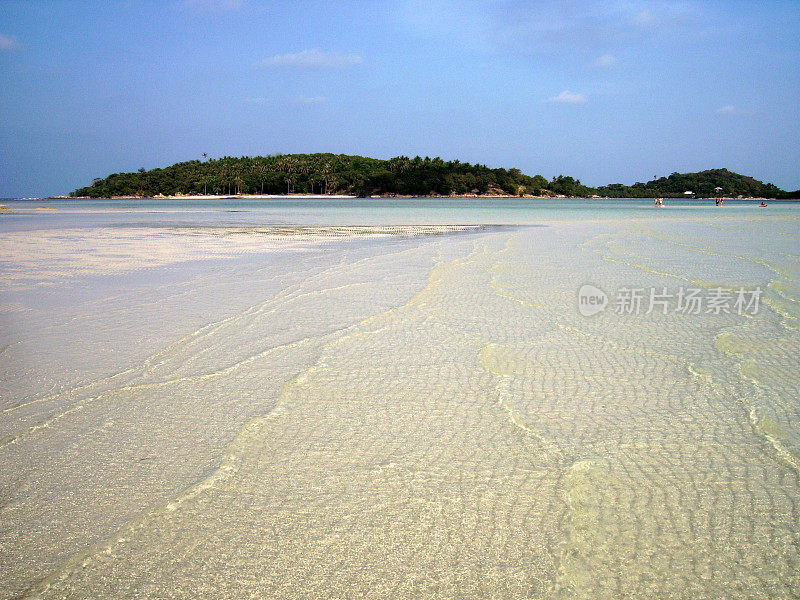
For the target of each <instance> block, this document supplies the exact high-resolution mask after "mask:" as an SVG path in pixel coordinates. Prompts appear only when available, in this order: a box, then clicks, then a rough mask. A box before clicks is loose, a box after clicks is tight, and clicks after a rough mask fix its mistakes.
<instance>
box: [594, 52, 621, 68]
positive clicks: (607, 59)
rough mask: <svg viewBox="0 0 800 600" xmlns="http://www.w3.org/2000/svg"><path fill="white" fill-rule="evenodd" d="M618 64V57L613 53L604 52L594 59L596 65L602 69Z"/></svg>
mask: <svg viewBox="0 0 800 600" xmlns="http://www.w3.org/2000/svg"><path fill="white" fill-rule="evenodd" d="M616 64H617V59H616V58H614V56H613V55H611V54H603V56H600V57H598V59H597V60H596V61H594V66H595V67H598V68H600V69H610V68H611V67H613V66H614V65H616Z"/></svg>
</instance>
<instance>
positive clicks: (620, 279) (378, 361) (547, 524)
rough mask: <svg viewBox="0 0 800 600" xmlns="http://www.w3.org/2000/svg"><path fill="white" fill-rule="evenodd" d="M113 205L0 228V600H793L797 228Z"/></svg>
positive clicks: (69, 206) (612, 207)
mask: <svg viewBox="0 0 800 600" xmlns="http://www.w3.org/2000/svg"><path fill="white" fill-rule="evenodd" d="M114 202H128V201H114ZM131 202H133V204H132V205H131V206H132V208H124V209H123V208H113V206H114V205H113V203H112V202H111V201H93V202H88V203H81V202H75V201H62V202H61V203H60V202H58V201H53V202H50V203H49V204H47V205H49V206H53V207H55V210H49V209H38V208H37V207H38V206H40V205H44V204H43V203H42V204H37V203H33V204H31V203H25V202H6V204H7V205H8V206H10V209H11V211H10V213H8V212H6V213H3V214H0V231H1V232H2V234H1V236H0V249H2V254H0V265H2V271H0V357H2V358H3V362H2V373H0V597H3V598H17V597H41V598H132V597H140V598H183V597H186V598H198V597H202V598H244V597H265V598H268V597H273V598H326V597H329V598H431V597H438V598H523V597H532V598H714V597H720V598H723V597H724V598H794V597H798V590H800V477H799V475H800V369H798V367H797V357H798V355H799V353H800V329H799V328H800V240H799V239H798V235H800V219H799V218H798V214H800V213H798V208H800V206H798V205H797V204H794V203H771V206H769V207H768V208H766V209H759V208H758V207H757V206H756V205H755V204H754V203H752V202H739V203H736V202H734V203H729V205H727V206H725V207H722V208H715V207H714V206H713V203H712V205H711V206H709V205H708V204H706V203H702V202H696V201H695V202H691V201H687V202H675V203H669V202H668V206H667V207H665V208H664V209H662V210H656V209H654V208H653V207H652V201H602V202H601V201H563V202H562V203H561V204H558V202H557V201H540V202H536V201H533V202H531V201H522V200H506V201H497V204H496V205H494V206H492V207H488V206H485V205H476V204H475V201H463V200H462V201H455V200H431V199H427V200H424V201H422V200H420V201H419V202H418V204H416V205H414V204H413V202H412V201H410V200H404V201H402V202H400V203H399V204H398V205H392V204H391V203H390V202H388V201H386V200H359V201H346V200H338V201H311V200H304V201H297V202H296V203H294V204H293V203H292V202H289V201H286V200H280V201H278V200H272V201H258V202H256V201H250V202H246V201H234V200H231V201H215V202H211V201H208V202H207V204H201V208H200V209H198V208H197V206H196V205H193V207H189V206H188V205H184V204H181V203H175V202H172V203H164V202H162V203H161V204H159V203H158V201H131ZM370 203H372V204H370ZM232 210H238V211H245V212H230V211H232ZM454 224H458V225H464V224H471V225H484V227H480V228H474V227H473V228H463V227H458V228H454V227H438V226H444V225H454ZM377 225H384V226H385V225H391V226H399V225H404V226H408V227H404V228H394V229H392V228H389V229H387V228H383V229H381V228H378V227H376V226H377ZM420 225H429V226H437V227H428V228H420V227H417V226H420ZM489 225H491V226H489ZM325 226H335V227H325ZM584 284H591V285H592V286H595V287H596V288H597V289H598V290H600V292H602V293H605V295H606V297H607V299H608V304H607V305H606V307H605V309H604V310H600V311H599V312H598V313H597V314H594V315H592V316H583V315H582V314H581V311H580V310H579V303H578V302H579V300H578V290H579V289H580V288H581V286H583V285H584ZM631 289H635V290H641V294H642V302H641V306H640V307H639V310H633V307H631V306H627V307H625V306H623V305H622V303H621V301H620V298H621V297H623V296H624V293H625V292H624V290H631ZM690 289H691V290H697V292H696V294H698V295H699V296H701V297H702V298H704V299H705V300H708V298H710V297H711V296H713V295H717V296H718V297H721V296H724V295H726V294H727V295H728V296H727V297H728V299H729V301H728V302H727V303H726V304H725V305H724V307H723V308H722V309H720V310H712V309H711V308H710V305H703V306H702V307H701V309H700V310H699V311H698V312H696V313H695V312H694V311H686V310H679V306H678V304H677V303H678V296H679V293H680V294H682V293H683V292H684V291H686V290H690ZM651 290H654V291H653V292H651ZM738 290H745V291H746V292H748V293H749V292H752V291H754V290H760V292H761V295H760V297H759V300H760V302H759V304H758V306H757V307H754V306H752V305H751V306H750V307H749V310H743V311H741V310H737V308H736V306H735V299H736V294H737V293H738ZM651 293H653V294H659V295H660V296H658V297H659V298H668V299H667V300H666V301H665V303H664V304H663V305H660V304H656V305H655V306H653V307H651V306H650V303H649V299H650V294H651ZM626 309H631V310H626ZM740 313H741V314H740Z"/></svg>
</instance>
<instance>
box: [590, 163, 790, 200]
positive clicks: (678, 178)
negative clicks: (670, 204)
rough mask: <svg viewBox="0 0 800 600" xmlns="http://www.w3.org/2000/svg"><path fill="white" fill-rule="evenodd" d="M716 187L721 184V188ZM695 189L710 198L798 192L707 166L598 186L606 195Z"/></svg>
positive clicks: (678, 193)
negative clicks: (705, 167) (691, 171)
mask: <svg viewBox="0 0 800 600" xmlns="http://www.w3.org/2000/svg"><path fill="white" fill-rule="evenodd" d="M715 188H722V190H721V191H719V190H716V189H715ZM687 191H691V192H694V194H695V195H696V196H699V197H703V198H713V197H716V196H725V197H727V198H736V197H737V196H744V197H751V198H788V197H795V198H796V197H798V196H797V192H793V193H789V192H784V191H783V190H782V189H780V188H778V187H776V186H774V185H772V184H771V183H763V182H761V181H758V180H757V179H753V178H752V177H746V176H745V175H739V174H738V173H733V172H732V171H728V169H710V170H708V171H700V172H699V173H673V174H672V175H670V176H669V177H661V178H660V179H654V180H653V181H648V182H647V183H634V184H633V185H622V184H621V183H612V184H611V185H606V186H602V187H599V188H597V194H598V195H600V196H603V197H606V198H654V197H665V198H670V197H672V198H679V197H683V196H684V192H687Z"/></svg>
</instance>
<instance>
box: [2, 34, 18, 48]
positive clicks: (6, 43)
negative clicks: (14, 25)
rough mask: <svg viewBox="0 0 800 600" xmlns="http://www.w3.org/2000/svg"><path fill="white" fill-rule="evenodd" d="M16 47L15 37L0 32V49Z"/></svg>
mask: <svg viewBox="0 0 800 600" xmlns="http://www.w3.org/2000/svg"><path fill="white" fill-rule="evenodd" d="M17 47H18V44H17V38H15V37H14V36H13V35H5V34H2V33H0V50H13V49H14V48H17Z"/></svg>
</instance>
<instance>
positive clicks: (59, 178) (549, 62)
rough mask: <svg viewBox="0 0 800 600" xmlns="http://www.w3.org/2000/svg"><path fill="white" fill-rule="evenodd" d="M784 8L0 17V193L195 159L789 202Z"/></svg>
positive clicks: (289, 9) (795, 114)
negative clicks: (697, 178)
mask: <svg viewBox="0 0 800 600" xmlns="http://www.w3.org/2000/svg"><path fill="white" fill-rule="evenodd" d="M799 34H800V2H795V1H792V0H786V1H782V2H779V1H772V2H770V1H759V2H756V1H751V2H744V1H736V0H727V1H719V2H714V1H703V2H700V1H687V2H663V1H615V0H605V1H598V2H594V1H585V2H579V1H569V0H566V1H562V2H544V1H527V2H523V1H518V0H474V1H461V2H455V1H450V0H395V1H387V2H382V1H379V0H373V1H367V0H362V1H358V2H356V1H353V2H340V1H336V0H328V1H320V2H315V1H310V2H306V1H303V0H294V1H287V2H261V1H256V0H161V1H153V2H147V1H136V2H134V1H119V2H114V1H102V2H81V1H78V0H73V1H69V2H67V1H64V2H45V1H33V0H25V1H21V2H16V1H13V0H3V1H2V2H0V197H30V196H46V195H55V194H67V193H69V192H71V191H72V190H74V189H75V188H78V187H81V186H84V185H88V184H90V183H91V181H92V178H94V177H104V176H106V175H108V174H110V173H116V172H126V171H135V170H136V169H138V168H140V167H144V168H147V169H151V168H155V167H164V166H167V165H170V164H172V163H174V162H179V161H184V160H192V159H200V158H201V157H202V155H203V153H206V154H208V155H209V156H211V157H219V156H226V155H227V156H241V155H250V156H253V155H267V154H277V153H294V152H334V153H343V154H360V155H363V156H372V157H376V158H390V157H392V156H398V155H407V156H416V155H419V156H423V157H424V156H431V157H434V156H440V157H442V158H443V159H445V160H452V159H459V160H461V161H466V162H473V163H476V162H477V163H483V164H487V165H489V166H491V167H505V168H511V167H517V168H519V169H521V170H522V171H523V172H524V173H527V174H530V175H535V174H541V175H544V176H545V177H547V178H548V179H549V178H551V177H553V176H556V175H559V174H564V175H571V176H573V177H576V178H578V179H580V180H581V182H582V183H584V184H587V185H592V186H598V185H605V184H608V183H618V182H619V183H626V184H632V183H634V182H636V181H648V180H650V179H652V178H653V177H655V176H658V177H661V176H665V175H669V174H670V173H672V172H675V171H677V172H690V171H699V170H703V169H711V168H722V167H725V168H728V169H730V170H732V171H736V172H739V173H742V174H745V175H751V176H753V177H755V178H757V179H760V180H762V181H766V182H771V183H774V184H776V185H778V186H779V187H781V188H783V189H789V190H796V189H798V188H800V67H799V66H800V35H799Z"/></svg>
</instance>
